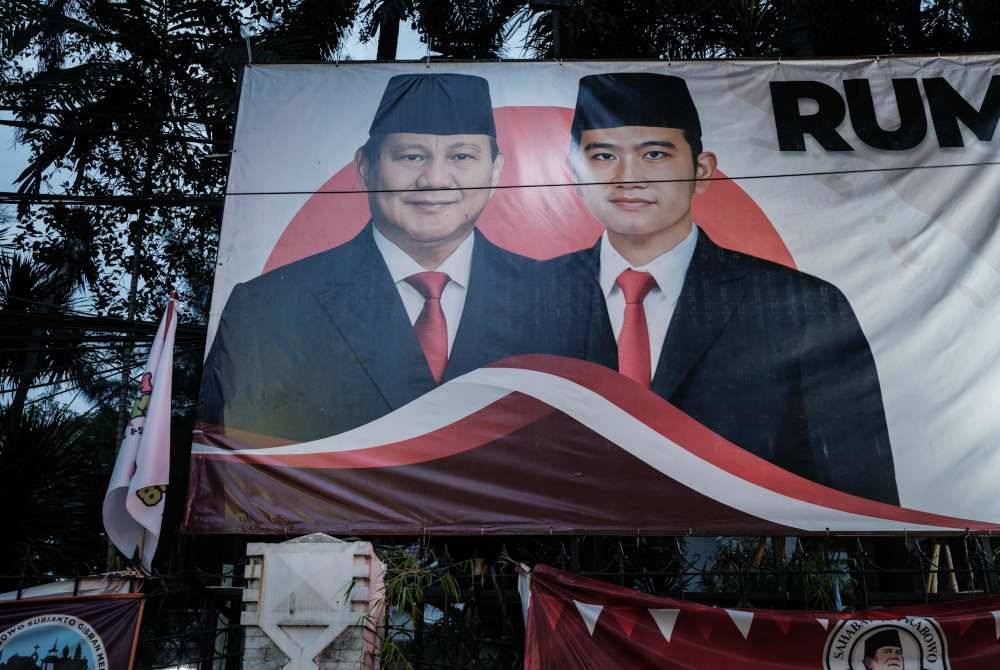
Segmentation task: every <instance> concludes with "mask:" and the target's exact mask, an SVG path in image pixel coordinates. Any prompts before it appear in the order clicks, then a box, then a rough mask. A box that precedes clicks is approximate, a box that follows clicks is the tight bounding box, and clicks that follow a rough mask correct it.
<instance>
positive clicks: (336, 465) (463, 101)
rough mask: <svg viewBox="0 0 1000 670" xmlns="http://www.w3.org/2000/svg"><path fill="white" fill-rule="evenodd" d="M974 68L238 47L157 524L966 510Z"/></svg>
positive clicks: (989, 102) (998, 246)
mask: <svg viewBox="0 0 1000 670" xmlns="http://www.w3.org/2000/svg"><path fill="white" fill-rule="evenodd" d="M996 70H997V60H996V59H995V58H994V57H989V56H969V57H960V58H924V59H881V60H850V61H844V60H841V61H829V62H824V61H799V62H781V63H776V62H752V61H739V62H726V61H721V62H720V61H715V62H691V63H654V62H649V63H642V62H635V63H600V62H587V63H482V64H468V63H466V64H459V63H455V64H423V63H420V64H350V65H341V66H333V65H329V66H324V65H273V66H270V65H264V66H257V65H254V66H250V67H248V68H247V69H246V71H245V73H244V78H243V89H242V94H241V101H240V111H239V120H238V123H237V128H236V136H235V147H234V153H233V159H232V167H231V172H230V177H229V184H228V190H227V196H226V207H225V213H224V221H223V228H222V236H221V241H220V252H219V259H218V267H217V271H216V279H215V292H214V296H213V306H212V315H211V322H210V324H209V336H208V337H209V342H208V344H209V347H208V354H207V360H206V364H205V372H204V376H203V383H202V392H201V402H200V410H199V419H200V422H199V425H198V430H197V431H196V433H195V436H194V444H193V448H192V466H191V468H192V470H191V486H190V490H189V495H188V501H187V511H186V521H185V524H186V527H187V528H188V530H190V531H192V532H208V533H212V532H239V533H304V532H309V531H328V532H333V533H352V534H359V533H574V532H607V533H626V534H632V533H639V534H642V533H677V532H685V533H687V532H701V533H727V532H732V533H764V532H766V533H771V534H779V533H802V532H827V531H843V532H899V531H924V532H929V531H941V532H952V531H956V532H958V531H964V530H966V529H976V530H992V529H994V528H996V527H997V525H996V524H998V523H1000V501H998V500H997V497H996V496H995V495H994V490H995V489H994V484H993V483H994V482H995V480H996V476H997V474H998V473H1000V461H998V459H1000V450H997V449H996V448H995V447H996V440H997V436H998V435H1000V413H998V412H996V411H994V410H993V408H992V407H991V405H992V404H993V401H992V398H993V396H994V395H995V393H993V391H994V390H995V389H996V388H998V384H1000V366H998V365H997V360H998V354H1000V345H998V344H997V341H996V338H995V337H993V336H991V333H992V332H994V331H995V328H996V327H997V326H1000V306H998V304H997V299H996V297H995V296H996V295H997V286H998V283H1000V274H998V271H1000V239H998V236H997V234H996V232H995V229H996V226H995V222H996V221H997V219H998V214H1000V203H998V201H997V198H996V196H995V194H996V192H997V187H998V186H1000V171H998V169H997V163H998V158H1000V153H998V150H997V139H996V138H995V134H996V132H995V131H996V127H997V121H998V118H1000V79H998V78H997V77H995V76H994V74H993V73H994V72H995V71H996Z"/></svg>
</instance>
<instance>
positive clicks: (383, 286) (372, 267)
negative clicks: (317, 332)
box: [313, 224, 435, 409]
mask: <svg viewBox="0 0 1000 670" xmlns="http://www.w3.org/2000/svg"><path fill="white" fill-rule="evenodd" d="M343 251H344V253H343V254H342V255H340V256H338V257H337V260H336V264H335V266H334V265H333V264H331V267H330V268H329V270H330V272H329V274H328V279H327V281H325V282H323V283H322V285H320V286H317V287H316V288H315V289H314V290H313V295H314V297H315V298H316V300H317V301H318V302H319V303H320V305H321V306H322V307H323V309H324V310H325V311H326V313H327V314H328V315H329V317H330V321H329V323H330V326H331V327H332V328H333V329H335V330H336V332H338V333H339V334H340V335H341V337H343V339H344V341H345V342H346V343H347V345H348V346H349V347H350V348H351V351H352V352H353V354H354V356H355V361H356V362H357V363H358V364H359V365H360V366H361V367H362V368H363V369H364V371H365V372H366V374H367V375H368V377H369V378H370V379H371V381H372V383H373V384H374V386H375V388H376V389H377V390H378V392H379V393H380V394H381V395H382V397H383V398H384V399H385V400H386V403H387V404H388V405H389V407H390V408H391V409H396V408H398V407H401V406H403V405H405V404H406V403H408V402H410V401H411V400H413V399H414V398H416V397H418V396H420V395H422V394H424V393H427V392H428V391H430V390H431V389H433V388H434V387H435V383H434V379H433V377H431V373H430V369H429V368H428V366H427V359H426V358H425V357H424V354H423V351H422V350H421V348H420V343H419V342H418V341H417V337H416V335H415V334H414V332H413V326H412V325H410V320H409V318H408V317H407V315H406V310H405V308H404V307H403V302H402V300H401V299H400V297H399V291H398V290H397V289H396V287H395V285H393V283H392V278H391V276H390V275H389V270H388V268H386V266H385V261H384V260H382V256H381V254H379V253H378V249H377V248H376V246H375V240H374V238H373V237H372V231H371V224H369V225H368V227H366V228H365V229H364V230H363V231H362V232H361V234H359V235H358V236H357V237H355V238H354V239H353V240H351V241H350V242H348V243H347V244H346V245H344V247H343ZM317 355H322V354H321V353H320V352H317ZM333 372H334V374H336V372H337V371H333Z"/></svg>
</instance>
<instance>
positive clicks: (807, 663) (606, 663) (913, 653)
mask: <svg viewBox="0 0 1000 670" xmlns="http://www.w3.org/2000/svg"><path fill="white" fill-rule="evenodd" d="M521 580H522V584H521V586H522V588H521V593H522V599H524V598H526V599H527V604H526V609H527V626H526V633H525V664H524V667H525V670H567V669H568V668H574V670H575V669H580V670H586V669H588V668H592V669H593V670H606V669H607V668H629V669H635V670H639V669H641V668H656V669H657V670H705V669H706V668H712V669H715V668H725V669H726V670H751V669H753V670H762V669H766V670H807V669H808V670H820V669H822V670H888V669H889V668H892V669H893V670H988V669H989V670H992V669H993V668H997V667H1000V597H995V596H993V597H988V598H978V599H972V600H966V601H960V602H952V603H946V604H937V605H925V604H918V605H908V606H901V607H892V608H885V609H875V610H869V611H864V612H853V613H850V614H847V613H842V612H788V611H774V610H759V609H744V608H722V607H709V606H706V605H699V604H696V603H691V602H687V601H682V600H673V599H670V598H661V597H657V596H652V595H648V594H645V593H640V592H637V591H634V590H631V589H625V588H622V587H619V586H614V585H611V584H608V583H606V582H601V581H597V580H593V579H587V578H584V577H577V576H574V575H572V574H569V573H566V572H562V571H560V570H556V569H554V568H550V567H548V566H537V567H535V569H534V570H532V571H531V572H530V574H524V575H522V577H521ZM529 594H530V595H529Z"/></svg>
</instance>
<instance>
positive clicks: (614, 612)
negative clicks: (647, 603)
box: [604, 607, 642, 637]
mask: <svg viewBox="0 0 1000 670" xmlns="http://www.w3.org/2000/svg"><path fill="white" fill-rule="evenodd" d="M641 611H642V610H636V609H633V608H631V607H629V608H628V609H609V610H608V611H607V614H605V615H604V616H610V617H611V618H612V619H614V622H615V623H616V624H618V627H619V628H621V629H622V632H623V633H625V637H632V631H633V630H634V629H635V624H636V623H638V621H636V615H638V614H639V612H641Z"/></svg>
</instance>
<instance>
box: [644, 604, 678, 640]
mask: <svg viewBox="0 0 1000 670" xmlns="http://www.w3.org/2000/svg"><path fill="white" fill-rule="evenodd" d="M649 613H650V615H652V617H653V621H655V622H656V627H657V628H659V629H660V634H661V635H662V636H663V637H664V639H666V641H667V642H670V636H671V635H673V633H674V625H676V623H677V615H678V614H680V613H681V611H680V610H653V609H651V610H649Z"/></svg>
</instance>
